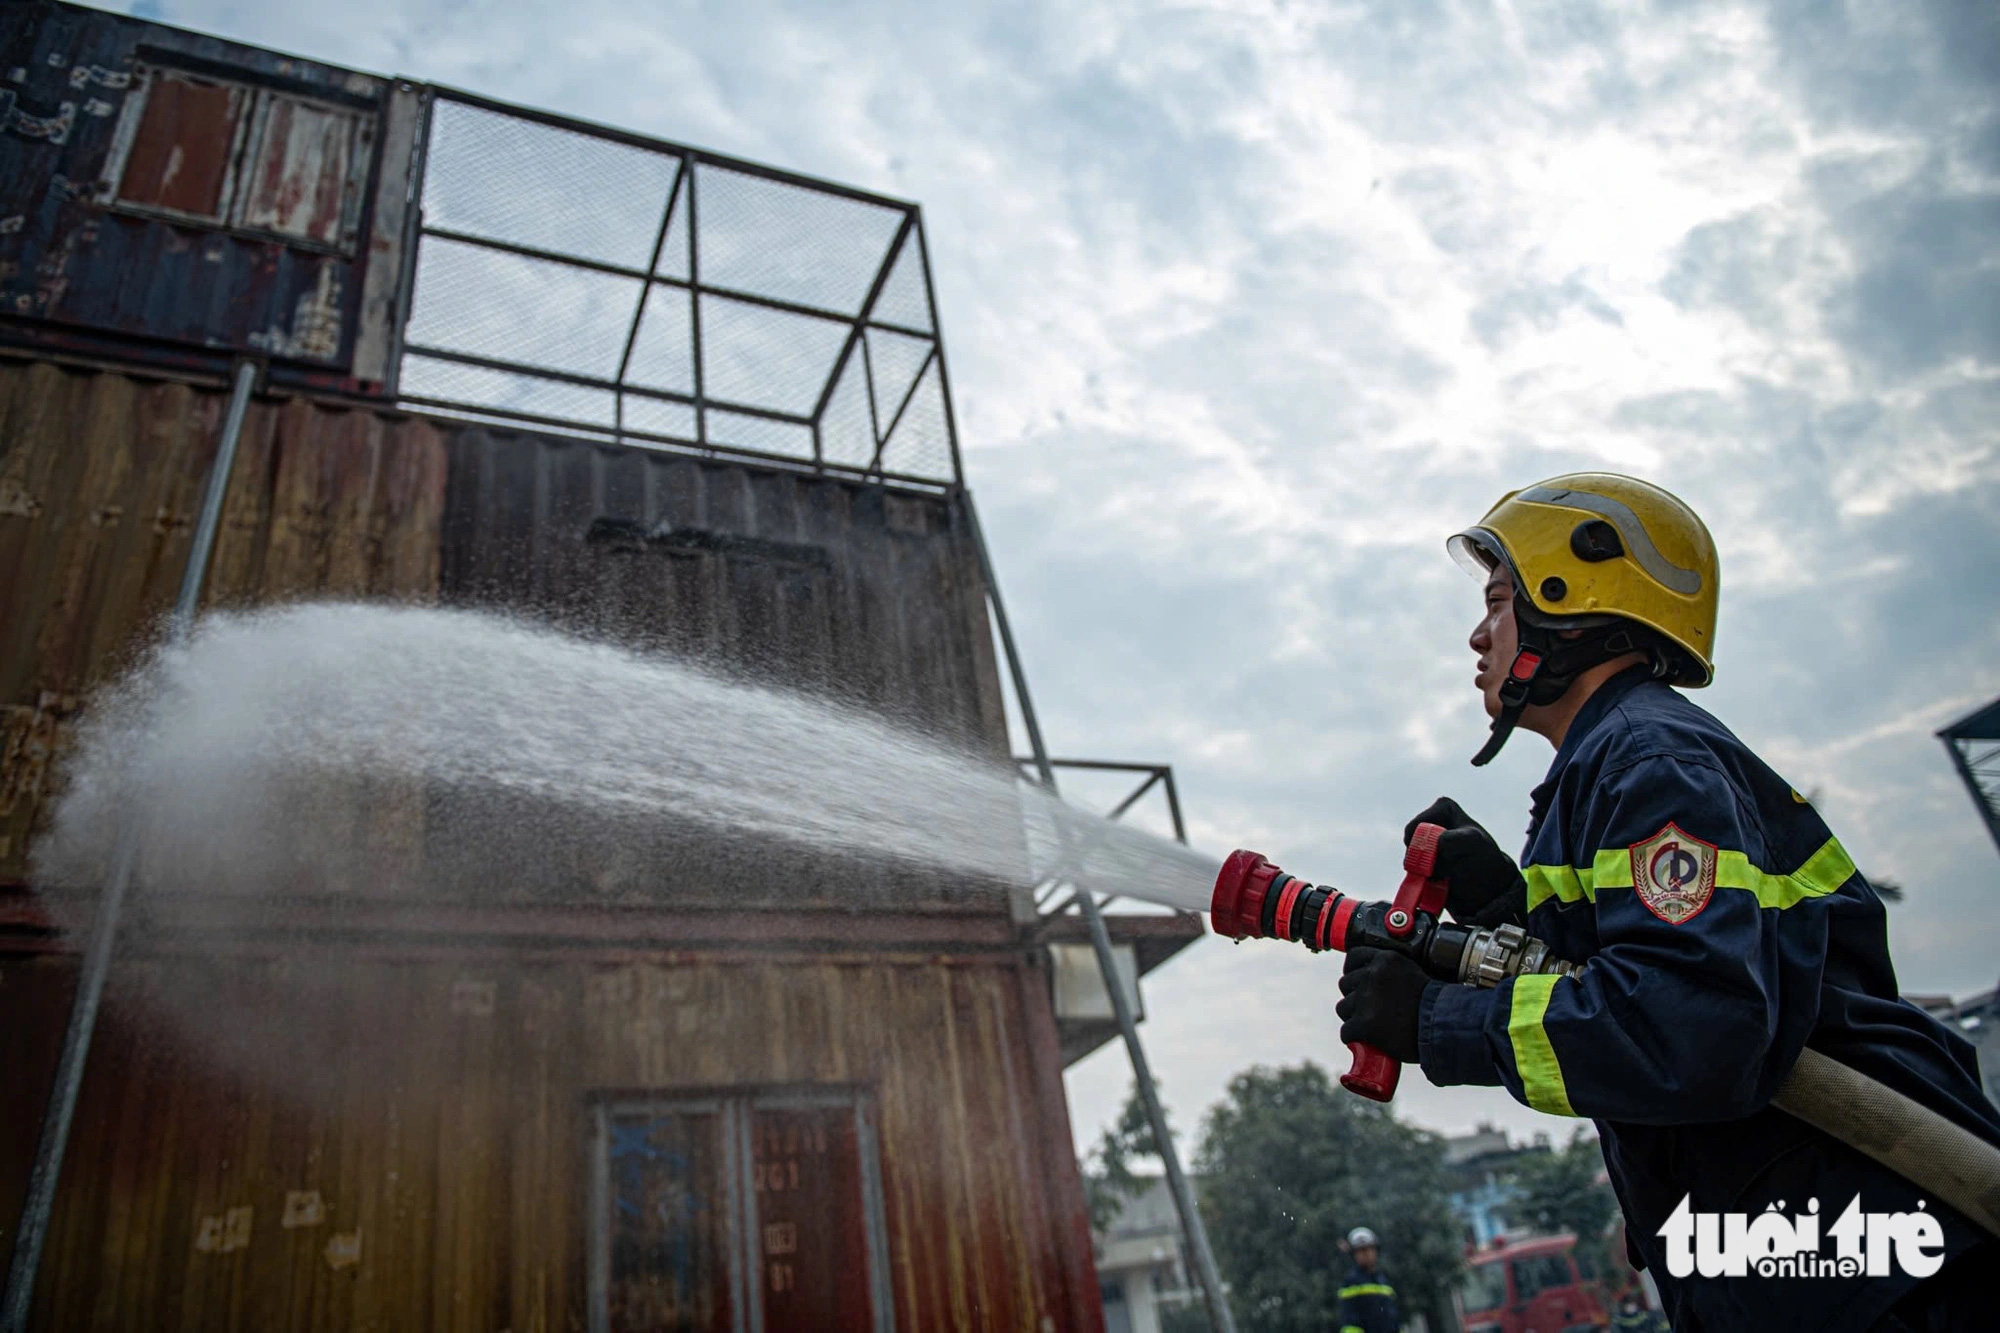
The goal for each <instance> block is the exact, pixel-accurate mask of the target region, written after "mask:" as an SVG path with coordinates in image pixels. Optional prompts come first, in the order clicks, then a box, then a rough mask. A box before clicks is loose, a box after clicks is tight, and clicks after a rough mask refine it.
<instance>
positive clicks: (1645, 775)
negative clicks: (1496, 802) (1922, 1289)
mask: <svg viewBox="0 0 2000 1333" xmlns="http://www.w3.org/2000/svg"><path fill="white" fill-rule="evenodd" d="M1522 862H1523V866H1524V871H1523V873H1524V875H1525V876H1526V879H1527V884H1528V900H1529V915H1528V927H1529V931H1530V933H1531V934H1533V935H1535V936H1537V937H1539V938H1541V939H1544V940H1546V941H1548V943H1549V945H1550V948H1551V950H1552V951H1553V952H1554V953H1555V954H1556V955H1558V956H1559V957H1563V958H1567V959H1570V960H1571V961H1573V962H1586V961H1587V962H1588V964H1589V966H1588V967H1587V968H1585V969H1584V971H1583V972H1582V973H1581V974H1579V975H1577V976H1575V977H1565V978H1556V977H1546V976H1537V977H1520V978H1517V979H1515V980H1513V981H1510V982H1508V983H1506V984H1504V985H1502V986H1500V987H1498V988H1496V989H1493V990H1474V989H1471V988H1469V987H1459V986H1438V985H1433V986H1431V987H1430V988H1428V989H1427V990H1426V992H1425V995H1424V1003H1423V1010H1422V1014H1421V1018H1420V1027H1419V1036H1420V1046H1421V1052H1422V1058H1423V1067H1424V1072H1425V1073H1426V1074H1427V1075H1429V1076H1430V1078H1431V1080H1432V1082H1434V1083H1439V1084H1454V1083H1481V1084H1504V1085H1505V1086H1506V1088H1507V1090H1508V1091H1509V1092H1511V1093H1512V1094H1513V1095H1514V1096H1515V1097H1516V1098H1518V1099H1519V1100H1521V1101H1523V1102H1525V1103H1527V1104H1528V1105H1529V1106H1532V1107H1535V1108H1536V1109H1538V1110H1542V1111H1547V1112H1549V1113H1551V1114H1555V1115H1572V1116H1589V1117H1591V1118H1592V1119H1594V1120H1595V1121H1596V1122H1597V1129H1598V1134H1599V1137H1600V1140H1601V1142H1602V1145H1603V1149H1604V1156H1605V1162H1606V1165H1607V1167H1608V1168H1609V1171H1610V1176H1611V1182H1612V1185H1613V1187H1614V1188H1615V1189H1616V1190H1617V1193H1618V1197H1619V1200H1620V1202H1621V1203H1622V1204H1623V1205H1624V1208H1625V1215H1626V1218H1627V1229H1626V1231H1627V1235H1628V1237H1629V1238H1630V1243H1631V1245H1632V1247H1633V1248H1634V1249H1635V1250H1636V1252H1637V1255H1638V1257H1639V1258H1642V1259H1643V1260H1644V1261H1645V1263H1646V1265H1647V1266H1648V1267H1649V1268H1650V1269H1651V1271H1652V1273H1653V1276H1654V1278H1655V1280H1656V1281H1657V1282H1658V1283H1659V1286H1660V1291H1661V1294H1662V1296H1663V1297H1664V1298H1665V1300H1666V1303H1667V1307H1668V1312H1669V1315H1670V1317H1671V1319H1672V1322H1673V1326H1674V1328H1675V1329H1676V1330H1678V1331H1679V1333H1690V1331H1691V1330H1696V1329H1703V1328H1713V1329H1733V1328H1752V1327H1754V1328H1769V1329H1776V1328H1814V1329H1817V1328H1850V1327H1851V1328H1865V1327H1867V1326H1868V1325H1869V1324H1871V1323H1872V1322H1873V1321H1874V1320H1875V1319H1876V1318H1877V1317H1878V1316H1879V1315H1880V1314H1881V1313H1882V1312H1883V1311H1884V1310H1886V1309H1887V1308H1888V1306H1889V1305H1890V1304H1892V1303H1893V1302H1894V1301H1895V1299H1896V1298H1897V1297H1898V1296H1899V1295H1901V1294H1902V1293H1903V1292H1904V1291H1906V1290H1907V1289H1908V1288H1909V1287H1910V1286H1911V1285H1912V1284H1913V1282H1914V1281H1915V1279H1913V1278H1909V1277H1906V1276H1896V1277H1890V1278H1872V1279H1871V1278H1866V1277H1862V1278H1856V1279H1838V1278H1807V1279H1781V1278H1777V1279H1774V1278H1760V1277H1756V1276H1747V1277H1744V1278H1735V1279H1730V1278H1718V1279H1701V1278H1686V1279H1679V1278H1675V1277H1673V1276H1672V1275H1671V1274H1670V1273H1669V1272H1668V1271H1667V1267H1666V1264H1665V1261H1664V1260H1665V1253H1666V1251H1665V1242H1664V1241H1662V1240H1661V1239H1660V1237H1659V1236H1658V1235H1657V1234H1656V1233H1657V1232H1658V1230H1659V1227H1660V1225H1661V1223H1662V1222H1663V1221H1664V1220H1665V1219H1666V1218H1667V1216H1668V1215H1669V1214H1670V1213H1671V1212H1672V1211H1673V1210H1674V1208H1675V1206H1676V1205H1677V1204H1679V1202H1680V1201H1681V1199H1682V1197H1683V1196H1685V1195H1690V1194H1691V1195H1692V1201H1691V1203H1690V1207H1691V1208H1692V1209H1693V1210H1694V1211H1695V1212H1697V1213H1699V1212H1716V1213H1730V1212H1735V1213H1747V1214H1752V1215H1754V1214H1756V1213H1759V1212H1762V1211H1764V1209H1765V1208H1766V1206H1767V1205H1778V1204H1779V1203H1780V1202H1781V1201H1782V1202H1783V1208H1784V1210H1785V1211H1787V1212H1791V1213H1798V1212H1803V1211H1806V1209H1807V1207H1808V1201H1809V1200H1812V1199H1817V1200H1818V1201H1819V1205H1820V1213H1821V1216H1822V1218H1823V1219H1825V1220H1826V1221H1827V1222H1828V1223H1830V1222H1831V1221H1832V1219H1833V1218H1835V1217H1837V1216H1838V1215H1839V1214H1840V1212H1841V1211H1842V1210H1843V1209H1844V1208H1845V1207H1846V1206H1847V1204H1848V1201H1849V1200H1850V1199H1851V1198H1853V1197H1854V1196H1855V1195H1856V1194H1857V1193H1859V1194H1860V1196H1861V1203H1862V1208H1863V1210H1864V1211H1866V1212H1885V1213H1886V1212H1903V1211H1909V1210H1911V1209H1914V1208H1915V1207H1916V1205H1917V1202H1918V1200H1919V1198H1920V1197H1922V1196H1921V1195H1920V1193H1919V1191H1917V1189H1916V1187H1915V1186H1913V1185H1911V1184H1910V1183H1909V1182H1907V1181H1905V1180H1903V1179H1902V1178H1901V1177H1899V1176H1897V1175H1895V1174H1894V1173H1892V1172H1890V1171H1889V1170H1887V1168H1884V1167H1882V1166H1879V1165H1877V1164H1876V1163H1875V1162H1873V1161H1871V1160H1870V1159H1868V1158H1866V1157H1863V1156H1862V1155H1861V1154H1859V1153H1858V1152H1855V1151H1854V1150H1852V1149H1850V1148H1847V1147H1846V1146H1845V1145H1843V1144H1839V1143H1836V1142H1834V1141H1833V1140H1832V1139H1830V1138H1828V1137H1826V1136H1825V1135H1823V1134H1821V1133H1819V1132H1818V1131H1817V1130H1813V1129H1811V1128H1808V1127H1807V1126H1806V1125H1804V1124H1803V1123H1802V1122H1800V1121H1798V1120H1794V1119H1793V1118H1792V1117H1790V1116H1788V1115H1785V1114H1784V1113H1783V1112H1781V1111H1778V1110H1775V1109H1772V1108H1771V1107H1770V1106H1769V1105H1768V1103H1769V1101H1770V1099H1771V1094H1772V1093H1773V1092H1774V1091H1775V1090H1776V1089H1777V1087H1778V1085H1779V1084H1780V1083H1781V1082H1782V1081H1783V1079H1784V1077H1785V1076H1786V1074H1788V1073H1789V1072H1790V1070H1791V1067H1792V1064H1793V1061H1795V1060H1796V1059H1797V1057H1798V1053H1799V1051H1800V1049H1801V1048H1803V1047H1804V1046H1805V1045H1806V1044H1807V1043H1808V1042H1809V1041H1810V1043H1811V1045H1812V1046H1813V1048H1814V1049H1816V1050H1819V1051H1822V1052H1824V1053H1825V1054H1827V1055H1830V1056H1832V1057H1833V1058H1834V1059H1836V1060H1840V1061H1843V1062H1844V1063H1847V1064H1849V1065H1851V1066H1853V1067H1854V1068H1856V1069H1858V1070H1860V1071H1861V1072H1862V1073H1865V1074H1867V1075H1869V1076H1870V1077H1873V1078H1876V1079H1880V1080H1881V1081H1883V1082H1884V1083H1887V1084H1889V1085H1890V1086H1892V1087H1895V1088H1897V1089H1898V1090H1900V1091H1902V1092H1904V1093H1907V1094H1908V1095H1910V1096H1912V1097H1915V1098H1916V1099H1918V1100H1919V1101H1921V1102H1923V1103H1925V1104H1926V1105H1928V1106H1931V1107H1933V1108H1934V1109H1936V1110H1937V1111H1939V1112H1941V1113H1943V1114H1944V1115H1947V1116H1949V1117H1951V1118H1952V1119H1953V1120H1955V1121H1957V1122H1958V1123H1959V1124H1961V1125H1963V1126H1965V1127H1966V1128H1967V1129H1970V1130H1972V1131H1974V1132H1975V1133H1978V1134H1980V1135H1982V1136H1984V1137H1986V1138H1988V1139H1989V1140H1993V1141H1996V1142H2000V1113H1996V1112H1995V1109H1994V1107H1993V1106H1992V1104H1991V1103H1989V1102H1988V1101H1987V1100H1986V1098H1985V1095H1984V1093H1983V1092H1982V1091H1981V1088H1980V1084H1979V1075H1978V1066H1977V1064H1976V1061H1975V1059H1974V1055H1973V1051H1972V1048H1971V1046H1970V1045H1969V1044H1968V1043H1967V1042H1966V1041H1965V1040H1964V1039H1963V1038H1962V1037H1960V1036H1959V1035H1958V1034H1957V1033H1955V1032H1953V1031H1951V1030H1950V1029H1948V1028H1946V1027H1945V1026H1944V1025H1942V1024H1941V1023H1939V1022H1937V1021H1936V1020H1934V1019H1932V1018H1931V1017H1930V1016H1929V1015H1927V1014H1925V1013H1924V1012H1923V1011H1921V1010H1919V1009H1917V1008H1916V1007H1915V1006H1913V1005H1911V1004H1908V1003H1906V1002H1905V1001H1903V1000H1902V999H1901V998H1900V996H1899V993H1898V991H1897V987H1896V977H1895V973H1894V971H1893V970H1892V969H1891V967H1890V964H1889V951H1888V940H1887V929H1886V918H1885V914H1884V912H1883V908H1882V903H1881V900H1880V899H1879V898H1878V897H1877V896H1876V894H1875V891H1874V889H1872V888H1871V887H1869V884H1868V881H1867V879H1866V878H1865V877H1864V876H1863V875H1862V874H1861V873H1860V872H1859V871H1858V870H1856V869H1855V866H1854V862H1853V860H1852V859H1851V858H1850V857H1849V855H1848V853H1847V852H1846V850H1845V849H1844V848H1843V847H1842V846H1841V844H1840V842H1839V841H1838V840H1837V839H1836V838H1835V837H1834V836H1833V834H1832V833H1831V831H1829V830H1828V828H1827V826H1826V824H1825V822H1824V821H1823V820H1822V819H1821V818H1820V816H1819V814H1818V812H1817V811H1815V810H1814V809H1813V808H1812V806H1810V805H1809V804H1807V803H1806V801H1805V800H1804V798H1802V797H1800V796H1799V795H1797V793H1795V792H1794V791H1793V790H1792V788H1791V787H1790V786H1789V785H1788V784H1787V783H1786V782H1785V781H1784V780H1783V779H1781V778H1780V777H1778V775H1777V774H1776V773H1774V772H1772V770H1771V769H1770V768H1768V767H1767V766H1765V764H1764V763H1763V762H1762V761H1761V760H1759V759H1758V758H1757V756H1756V755H1754V754H1752V753H1751V752H1750V751H1749V750H1748V749H1747V748H1746V747H1745V746H1744V745H1743V744H1742V742H1740V741H1738V740H1737V739H1736V737H1735V736H1733V735H1732V734H1730V732H1729V730H1728V729H1727V728H1725V727H1724V726H1723V725H1722V724H1721V723H1720V722H1718V721H1716V720H1715V719H1714V718H1713V717H1710V716H1709V715H1708V714H1707V713H1705V712H1703V711H1702V710H1701V709H1700V708H1697V707H1696V706H1695V705H1694V704H1692V703H1690V702H1688V701H1687V700H1686V699H1685V698H1683V697H1682V696H1681V695H1680V694H1679V693H1678V692H1676V691H1675V690H1673V689H1671V688H1669V687H1668V686H1666V685H1663V684H1661V683H1659V682H1656V681H1653V680H1652V679H1650V678H1649V676H1648V673H1647V671H1646V669H1645V668H1643V667H1636V668H1634V669H1633V670H1631V671H1628V672H1625V673H1623V674H1621V675H1619V676H1617V677H1615V678H1613V679H1612V680H1610V681H1608V682H1606V683H1605V684H1604V685H1603V686H1602V687H1601V688H1600V689H1599V690H1598V692H1597V693H1596V694H1594V695H1593V696H1591V698H1590V699H1589V700H1588V701H1587V702H1586V703H1585V704H1584V706H1583V708H1582V709H1581V710H1580V711H1579V712H1578V714H1577V717H1576V719H1575V721H1574V722H1573V723H1572V724H1571V726H1570V730H1569V732H1568V734H1567V735H1566V736H1565V738H1564V740H1563V744H1562V746H1561V748H1560V749H1559V750H1558V751H1557V753H1556V758H1555V763H1554V764H1553V765H1552V766H1551V768H1550V769H1549V774H1548V777H1547V779H1546V780H1544V781H1543V783H1542V784H1541V786H1539V787H1537V788H1536V789H1535V794H1534V810H1533V817H1532V822H1531V823H1530V826H1529V832H1528V846H1527V851H1526V854H1525V855H1524V856H1523V857H1522ZM1928 1206H1929V1207H1930V1209H1931V1210H1932V1211H1934V1212H1936V1213H1938V1214H1939V1216H1940V1219H1941V1220H1942V1221H1943V1222H1944V1224H1945V1233H1946V1245H1947V1253H1948V1254H1956V1253H1958V1252H1960V1251H1961V1250H1964V1249H1966V1248H1969V1247H1970V1246H1971V1245H1973V1244H1974V1243H1977V1242H1978V1241H1979V1240H1980V1239H1981V1238H1982V1237H1983V1233H1981V1232H1979V1231H1977V1230H1976V1229H1975V1228H1973V1227H1972V1226H1971V1224H1969V1223H1967V1222H1965V1221H1964V1220H1963V1219H1962V1218H1960V1217H1958V1215H1957V1214H1955V1213H1953V1212H1951V1211H1950V1210H1949V1209H1946V1208H1943V1207H1942V1206H1940V1205H1938V1204H1937V1203H1936V1202H1935V1201H1931V1202H1930V1203H1929V1205H1928ZM1826 1252H1827V1253H1828V1254H1832V1253H1833V1249H1832V1246H1831V1245H1829V1246H1828V1247H1827V1250H1826Z"/></svg>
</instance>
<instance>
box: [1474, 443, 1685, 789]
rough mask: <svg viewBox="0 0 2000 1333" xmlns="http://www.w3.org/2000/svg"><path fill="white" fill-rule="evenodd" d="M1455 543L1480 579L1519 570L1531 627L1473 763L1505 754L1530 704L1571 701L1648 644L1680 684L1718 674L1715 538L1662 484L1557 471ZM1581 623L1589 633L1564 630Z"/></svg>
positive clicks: (1514, 495) (1658, 671)
mask: <svg viewBox="0 0 2000 1333" xmlns="http://www.w3.org/2000/svg"><path fill="white" fill-rule="evenodd" d="M1449 547H1450V550H1451V553H1452V555H1453V557H1454V558H1456V559H1457V560H1458V562H1459V563H1460V564H1462V565H1464V566H1465V567H1466V568H1467V569H1469V570H1471V571H1472V572H1473V573H1474V575H1475V576H1476V577H1479V578H1481V579H1483V578H1485V577H1486V575H1487V573H1488V572H1489V571H1490V570H1492V569H1493V568H1494V566H1495V565H1497V564H1503V563H1504V564H1505V565H1506V566H1507V567H1508V569H1509V570H1510V571H1511V572H1512V574H1513V576H1514V586H1515V590H1516V591H1515V610H1516V619H1517V621H1518V622H1519V624H1520V628H1521V656H1520V657H1519V658H1517V659H1516V662H1515V663H1514V665H1513V667H1512V668H1511V670H1510V673H1509V680H1508V684H1507V687H1505V688H1503V689H1502V692H1501V702H1502V705H1503V711H1502V713H1501V716H1500V717H1499V718H1496V719H1495V720H1494V735H1493V739H1492V740H1490V741H1489V742H1488V744H1487V748H1486V749H1485V750H1483V751H1481V753H1480V757H1479V758H1476V759H1474V760H1473V762H1474V763H1484V762H1486V761H1487V760H1488V759H1491V758H1492V757H1493V755H1494V754H1495V753H1497V752H1498V751H1499V748H1500V744H1501V743H1503V742H1504V741H1505V740H1506V736H1507V733H1508V732H1509V731H1511V730H1512V728H1513V725H1514V723H1515V722H1516V721H1517V720H1518V719H1519V717H1520V711H1521V709H1522V707H1524V706H1526V705H1527V704H1529V703H1552V702H1554V701H1555V700H1556V699H1559V698H1561V697H1562V695H1563V693H1564V692H1565V691H1566V690H1568V688H1569V686H1570V683H1571V681H1572V680H1574V679H1575V677H1576V675H1577V673H1578V672H1580V671H1583V670H1586V669H1588V668H1589V667H1590V666H1593V665H1595V664H1596V663H1597V662H1601V661H1608V660H1610V659H1611V658H1613V657H1616V656H1619V655H1621V654H1623V653H1627V652H1631V651H1634V650H1639V651H1644V652H1646V653H1647V654H1648V656H1649V657H1651V658H1652V659H1653V669H1654V674H1655V675H1656V676H1658V677H1660V678H1661V679H1665V680H1671V681H1672V682H1673V683H1675V684H1677V685H1686V686H1701V685H1706V684H1708V683H1709V682H1710V681H1711V680H1713V679H1714V678H1715V610H1716V590H1717V578H1718V570H1717V566H1716V559H1715V542H1714V539H1713V538H1711V537H1710V536H1709V535H1708V529H1707V528H1706V527H1704V526H1703V525H1702V521H1701V519H1700V518H1699V517H1697V516H1696V514H1695V512H1694V510H1692V509H1690V508H1688V507H1687V505H1685V504H1683V503H1682V502H1681V501H1680V500H1679V499H1678V498H1677V497H1675V496H1673V495H1671V494H1669V493H1668V492H1666V491H1664V490H1661V489H1660V488H1659V487H1658V486H1654V485H1651V484H1649V483H1647V482H1643V481H1639V480H1636V479H1635V478H1632V477H1621V476H1618V475H1617V474H1615V473H1610V472H1575V473H1571V474H1569V475H1567V476H1561V477H1551V478H1550V479H1549V480H1547V481H1544V482H1541V483H1539V484H1537V485H1534V486H1529V487H1527V488H1526V489H1524V490H1519V491H1511V492H1509V493H1508V494H1507V495H1505V496H1502V497H1501V499H1500V503H1498V504H1496V505H1494V506H1493V508H1492V509H1490V510H1489V511H1487V514H1486V517H1485V518H1482V519H1481V520H1480V521H1479V522H1478V523H1477V524H1476V525H1475V526H1473V527H1470V528H1467V529H1466V530H1465V531H1464V532H1461V533H1459V534H1458V535H1457V536H1455V537H1453V538H1452V539H1451V541H1450V543H1449ZM1635 626H1636V627H1640V632H1638V633H1634V632H1633V627H1635ZM1573 630H1582V631H1586V632H1585V633H1583V634H1581V635H1571V636H1569V637H1568V638H1563V637H1560V636H1562V635H1563V633H1564V632H1565V631H1573ZM1591 631H1595V632H1591ZM1644 631H1651V633H1646V632H1644Z"/></svg>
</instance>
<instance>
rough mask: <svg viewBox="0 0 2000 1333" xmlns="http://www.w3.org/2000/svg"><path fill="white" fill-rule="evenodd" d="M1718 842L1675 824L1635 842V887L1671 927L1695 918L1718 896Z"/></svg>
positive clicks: (1633, 850)
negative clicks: (1716, 883)
mask: <svg viewBox="0 0 2000 1333" xmlns="http://www.w3.org/2000/svg"><path fill="white" fill-rule="evenodd" d="M1715 855H1716V853H1715V844H1714V843H1712V842H1703V841H1702V840H1701V839H1700V838H1697V837H1693V836H1691V835H1689V834H1686V833H1683V832H1681V831H1680V829H1679V828H1678V827H1676V826H1675V825H1674V824H1672V823H1669V824H1668V825H1667V826H1666V827H1665V828H1663V829H1661V830H1660V831H1659V832H1658V833H1655V834H1654V835H1653V836H1652V837H1650V838H1648V839H1646V840H1645V841H1644V842H1635V843H1633V844H1632V887H1633V889H1635V890H1636V891H1637V892H1638V894H1639V901H1640V902H1642V903H1644V904H1646V908H1647V910H1648V911H1650V912H1652V914H1653V915H1654V916H1656V917H1658V918H1660V920H1662V921H1664V922H1666V923H1667V924H1668V925H1670V926H1678V925H1680V924H1681V923H1682V922H1683V921H1687V920H1689V919H1690V918H1692V917H1693V916H1694V915H1695V914H1696V913H1698V912H1700V911H1701V909H1702V908H1704V907H1706V906H1708V900H1709V899H1710V898H1712V897H1714V896H1715Z"/></svg>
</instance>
